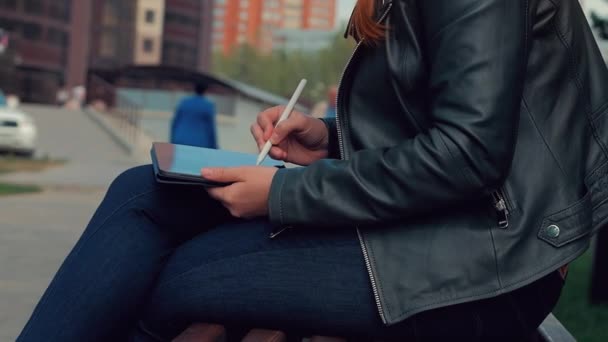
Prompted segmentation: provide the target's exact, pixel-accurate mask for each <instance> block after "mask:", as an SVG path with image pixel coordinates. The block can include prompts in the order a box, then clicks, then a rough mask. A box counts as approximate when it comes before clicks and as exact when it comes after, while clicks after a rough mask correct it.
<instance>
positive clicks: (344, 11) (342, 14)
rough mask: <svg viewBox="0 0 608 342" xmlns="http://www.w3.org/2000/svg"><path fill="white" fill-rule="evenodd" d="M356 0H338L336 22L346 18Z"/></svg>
mask: <svg viewBox="0 0 608 342" xmlns="http://www.w3.org/2000/svg"><path fill="white" fill-rule="evenodd" d="M355 2H357V0H338V22H342V21H346V20H348V17H349V16H350V13H351V12H352V10H353V7H354V6H355Z"/></svg>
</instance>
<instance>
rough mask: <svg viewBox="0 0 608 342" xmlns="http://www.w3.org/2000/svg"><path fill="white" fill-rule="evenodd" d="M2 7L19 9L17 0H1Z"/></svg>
mask: <svg viewBox="0 0 608 342" xmlns="http://www.w3.org/2000/svg"><path fill="white" fill-rule="evenodd" d="M0 8H7V9H17V0H0Z"/></svg>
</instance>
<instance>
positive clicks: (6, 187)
mask: <svg viewBox="0 0 608 342" xmlns="http://www.w3.org/2000/svg"><path fill="white" fill-rule="evenodd" d="M40 191H42V189H41V188H40V187H38V186H35V185H16V184H5V183H0V197H1V196H7V195H16V194H28V193H34V192H40Z"/></svg>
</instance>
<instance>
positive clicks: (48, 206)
mask: <svg viewBox="0 0 608 342" xmlns="http://www.w3.org/2000/svg"><path fill="white" fill-rule="evenodd" d="M21 109H22V110H23V111H25V112H27V113H29V114H30V115H32V117H33V118H34V120H35V121H36V124H37V126H38V131H39V143H38V146H39V152H38V154H39V155H43V156H44V155H46V156H48V157H50V158H52V159H64V160H67V163H66V164H65V165H63V166H60V167H55V168H51V169H48V170H45V171H43V172H39V173H34V172H20V173H13V174H7V175H1V176H0V181H1V182H14V183H28V184H37V185H40V186H42V187H43V188H45V189H47V190H46V191H45V192H43V193H40V194H33V195H21V196H9V197H0V342H11V341H14V340H15V338H16V337H17V334H19V332H20V331H21V329H22V328H23V325H24V324H25V322H26V321H27V319H28V318H29V315H30V314H31V312H32V310H33V308H34V305H35V304H36V303H37V302H38V300H39V298H40V296H41V295H42V293H43V291H44V290H45V289H46V287H47V286H48V283H49V282H50V280H51V277H52V276H53V275H54V274H55V272H56V271H57V269H58V268H59V266H60V264H61V262H62V261H63V259H64V258H65V256H66V255H67V254H68V252H69V251H70V250H71V248H72V246H73V245H74V243H75V242H76V240H77V239H78V237H79V236H80V234H81V232H82V231H83V230H84V228H85V226H86V224H87V223H88V221H89V219H90V218H91V216H92V214H93V212H94V210H95V209H96V208H97V206H98V205H99V203H100V201H101V199H102V197H103V195H104V194H105V191H106V189H107V187H108V185H109V184H110V183H111V181H112V179H114V178H115V177H116V176H117V175H118V174H120V173H121V172H122V171H124V170H126V169H128V168H130V167H133V166H135V165H137V164H140V163H141V161H138V160H137V159H136V158H134V157H133V156H132V155H130V154H128V153H126V152H125V151H124V149H122V148H121V147H120V146H119V145H118V144H117V143H116V141H114V140H113V139H112V138H111V136H110V135H109V134H108V132H106V131H104V130H103V129H102V128H101V127H100V126H99V125H98V124H97V123H96V122H95V121H94V120H92V119H91V118H90V117H88V116H86V115H85V114H84V113H82V112H79V111H66V110H64V109H62V108H58V107H52V106H37V105H24V106H21Z"/></svg>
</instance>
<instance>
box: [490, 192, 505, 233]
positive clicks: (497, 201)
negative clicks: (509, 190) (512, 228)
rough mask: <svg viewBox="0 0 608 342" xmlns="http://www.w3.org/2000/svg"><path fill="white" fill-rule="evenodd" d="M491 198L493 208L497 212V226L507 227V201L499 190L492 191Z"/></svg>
mask: <svg viewBox="0 0 608 342" xmlns="http://www.w3.org/2000/svg"><path fill="white" fill-rule="evenodd" d="M492 198H493V200H494V209H496V212H497V214H498V228H501V229H506V228H508V227H509V208H507V201H506V200H505V199H504V197H503V196H502V194H501V193H500V191H494V192H492Z"/></svg>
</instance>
